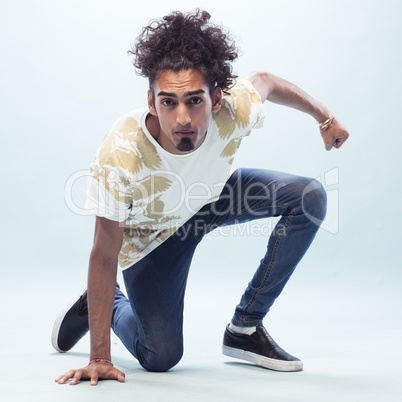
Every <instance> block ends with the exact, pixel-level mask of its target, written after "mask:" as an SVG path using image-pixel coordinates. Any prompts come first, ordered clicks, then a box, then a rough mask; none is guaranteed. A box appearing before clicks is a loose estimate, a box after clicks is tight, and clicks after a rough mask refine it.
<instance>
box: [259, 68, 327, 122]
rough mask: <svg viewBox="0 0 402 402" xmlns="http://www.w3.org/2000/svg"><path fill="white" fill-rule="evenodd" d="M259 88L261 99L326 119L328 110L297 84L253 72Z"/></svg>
mask: <svg viewBox="0 0 402 402" xmlns="http://www.w3.org/2000/svg"><path fill="white" fill-rule="evenodd" d="M251 80H252V82H253V81H254V82H253V84H254V85H255V87H256V88H257V87H258V88H259V92H260V95H261V97H262V98H263V99H262V100H263V101H264V100H268V101H270V102H273V103H278V104H280V105H284V106H288V107H291V108H294V109H297V110H300V111H302V112H304V113H307V114H309V115H310V116H312V117H314V119H316V120H317V121H318V122H323V121H325V120H326V119H328V117H329V115H330V111H329V110H328V109H327V108H326V107H325V106H324V105H323V104H322V103H321V102H319V101H317V100H316V99H314V98H313V97H311V96H310V95H308V94H307V93H306V92H304V91H303V90H302V89H300V88H299V87H298V86H296V85H294V84H292V83H291V82H289V81H286V80H284V79H283V78H280V77H277V76H275V75H273V74H270V73H255V74H253V75H252V76H251Z"/></svg>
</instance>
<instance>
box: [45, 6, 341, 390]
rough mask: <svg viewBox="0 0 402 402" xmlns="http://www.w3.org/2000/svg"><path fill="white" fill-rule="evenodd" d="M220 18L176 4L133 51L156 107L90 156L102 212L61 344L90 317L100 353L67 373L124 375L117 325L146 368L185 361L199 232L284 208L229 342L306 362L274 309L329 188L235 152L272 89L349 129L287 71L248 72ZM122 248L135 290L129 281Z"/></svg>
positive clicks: (59, 327)
mask: <svg viewBox="0 0 402 402" xmlns="http://www.w3.org/2000/svg"><path fill="white" fill-rule="evenodd" d="M209 18H210V15H209V14H208V13H207V12H205V11H200V10H196V11H194V12H192V13H188V14H182V13H180V12H174V13H172V14H170V15H168V16H166V17H164V18H163V19H162V20H160V21H154V22H152V23H151V25H150V26H148V27H146V28H144V30H143V32H142V34H141V35H140V37H139V38H138V41H137V43H136V45H135V47H134V48H133V50H132V52H131V53H132V54H133V55H134V57H135V61H134V65H135V67H136V68H137V69H138V70H139V71H140V73H141V74H142V75H144V76H146V77H148V79H149V84H150V90H149V92H148V108H147V109H143V110H135V111H133V112H130V113H128V114H127V115H125V116H123V117H122V118H120V119H119V120H118V121H117V122H116V123H115V124H114V125H113V126H112V128H111V129H110V131H109V132H108V134H107V135H106V136H105V138H104V140H103V143H102V145H101V147H100V149H99V151H98V153H97V155H96V156H95V159H94V161H93V163H92V166H91V178H90V180H89V185H88V198H87V207H88V208H89V209H91V210H93V211H94V213H95V214H96V225H95V239H94V245H93V249H92V252H91V256H90V262H89V271H88V287H87V290H84V291H83V292H82V294H81V295H80V297H79V298H77V300H74V302H73V303H72V304H70V305H68V306H67V307H66V308H65V309H64V310H63V311H62V312H61V313H60V314H59V316H58V317H57V319H56V322H55V325H54V328H53V333H52V343H53V346H54V347H55V349H56V350H58V351H59V352H66V351H68V350H69V349H71V348H72V347H73V346H74V345H75V344H76V343H77V342H78V341H79V339H81V337H82V336H83V335H84V334H85V333H86V332H88V330H90V337H91V351H90V362H89V364H88V366H87V367H85V368H82V369H80V370H70V371H69V372H67V373H65V374H64V375H62V376H60V377H59V378H57V379H56V382H58V383H60V384H64V383H65V382H67V381H68V380H69V379H71V382H70V384H72V385H74V384H77V383H78V381H80V379H90V381H91V384H92V385H95V384H97V381H98V379H117V380H119V381H121V382H124V374H123V373H122V372H121V371H119V370H118V369H117V368H115V367H113V364H112V362H111V353H110V327H111V328H112V329H113V331H114V332H115V333H116V334H117V336H118V337H119V338H120V339H121V341H122V342H123V344H124V345H125V346H126V348H127V349H128V350H129V351H130V352H131V353H132V354H133V356H134V357H136V358H137V359H138V361H139V363H140V364H141V365H142V366H143V367H144V368H145V369H147V370H149V371H166V370H169V369H170V368H171V367H173V366H174V365H175V364H177V363H178V361H179V360H180V359H181V356H182V353H183V335H182V324H183V300H184V292H185V286H186V280H187V274H188V270H189V267H190V263H191V259H192V256H193V253H194V250H195V248H196V246H197V245H198V243H199V242H200V241H201V240H202V238H203V236H204V235H205V234H207V233H208V232H210V231H212V230H213V229H215V228H217V227H219V226H222V225H231V224H237V223H242V222H247V221H251V220H254V219H259V218H263V217H272V216H281V219H280V221H279V222H278V224H277V225H276V227H275V229H274V230H273V232H272V234H271V236H270V238H269V241H268V248H267V252H266V254H265V256H264V257H263V258H262V260H261V264H260V266H259V267H258V269H257V271H256V273H255V275H254V277H253V278H252V280H251V282H250V283H249V285H248V287H247V289H246V291H245V293H244V294H243V296H242V298H241V300H240V303H239V305H238V306H237V307H236V310H235V314H234V316H233V318H232V320H231V322H230V324H229V325H228V326H227V328H226V330H225V334H224V341H223V353H224V354H225V355H227V356H231V357H235V358H240V359H244V360H247V361H251V362H253V363H255V364H257V365H260V366H263V367H267V368H270V369H273V370H280V371H300V370H302V367H303V364H302V362H301V361H300V360H299V359H298V358H296V357H294V356H292V355H290V354H288V353H287V352H285V351H284V350H283V349H281V348H280V347H279V346H278V345H277V344H276V343H275V341H274V340H273V339H272V338H271V337H270V335H269V334H268V332H267V331H266V329H265V328H264V327H263V326H262V321H263V318H264V317H265V315H266V314H267V312H268V310H269V309H270V307H271V306H272V304H273V303H274V301H275V299H276V298H277V297H278V295H279V294H280V293H281V291H282V289H283V287H284V286H285V284H286V282H287V280H288V279H289V277H290V275H291V274H292V272H293V270H294V269H295V267H296V265H297V264H298V262H299V261H300V259H301V258H302V257H303V255H304V253H305V252H306V251H307V249H308V247H309V245H310V244H311V242H312V240H313V238H314V236H315V234H316V232H317V230H318V228H319V224H320V223H321V222H322V220H323V219H324V216H325V211H326V194H325V191H324V189H323V188H322V186H321V185H320V184H319V183H318V182H317V181H315V180H313V179H309V178H304V177H299V176H294V175H290V174H286V173H279V172H273V171H268V170H257V169H237V170H233V169H231V166H232V162H233V157H234V155H235V153H236V151H237V149H238V148H239V146H240V143H241V140H242V138H243V137H245V136H247V135H249V134H250V131H251V129H253V128H257V127H259V126H261V123H262V121H263V118H264V108H263V105H262V102H264V101H265V100H269V101H271V102H275V103H279V104H283V105H286V106H290V107H293V108H296V109H298V110H301V111H303V112H305V113H308V114H310V115H311V116H312V117H314V118H315V119H316V120H317V122H318V123H319V128H320V131H321V135H322V138H323V140H324V143H325V147H326V149H327V150H330V149H331V148H332V147H336V148H339V147H340V146H341V145H342V144H343V142H344V141H345V140H346V139H347V138H348V132H347V130H346V129H345V127H344V126H343V125H342V124H341V123H340V122H339V120H337V119H336V118H334V117H333V115H332V114H331V113H330V111H329V110H328V109H327V108H326V107H325V106H324V105H322V104H321V103H319V102H317V101H316V100H314V99H313V98H312V97H310V96H309V95H307V94H306V93H305V92H303V91H302V90H301V89H299V88H297V87H296V86H295V85H293V84H291V83H289V82H287V81H285V80H283V79H281V78H278V77H276V76H273V75H272V74H268V73H254V74H252V75H250V76H249V77H247V79H244V80H236V78H237V77H236V76H235V75H233V73H232V68H231V64H230V63H231V62H232V61H233V60H235V59H236V57H237V52H236V47H235V45H234V43H233V42H232V41H231V39H230V38H229V37H228V36H227V35H226V34H225V33H224V32H223V31H222V30H221V29H220V28H218V27H216V26H214V25H212V24H210V23H209ZM118 262H119V264H120V266H121V267H122V269H123V277H124V281H125V285H126V289H127V293H128V298H126V297H125V296H124V295H123V293H122V292H121V291H120V289H119V286H118V285H117V284H116V272H117V264H118ZM223 269H224V268H223ZM211 279H212V278H211ZM212 280H213V279H212Z"/></svg>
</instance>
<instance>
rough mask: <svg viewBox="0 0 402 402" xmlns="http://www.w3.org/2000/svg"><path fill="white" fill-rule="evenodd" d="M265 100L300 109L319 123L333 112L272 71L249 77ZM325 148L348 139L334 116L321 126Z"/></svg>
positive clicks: (340, 143)
mask: <svg viewBox="0 0 402 402" xmlns="http://www.w3.org/2000/svg"><path fill="white" fill-rule="evenodd" d="M247 79H248V80H249V81H250V82H251V83H252V84H253V86H254V88H255V89H256V90H257V92H258V93H259V94H260V96H261V100H262V101H263V102H264V101H265V100H268V101H270V102H273V103H278V104H280V105H284V106H288V107H291V108H294V109H298V110H300V111H302V112H304V113H307V114H309V115H310V116H312V117H314V118H315V120H316V121H317V122H318V123H323V122H325V121H327V120H328V119H329V117H330V115H331V112H330V111H329V110H328V109H327V108H326V107H325V106H324V105H323V104H322V103H321V102H319V101H317V100H316V99H314V98H313V97H311V96H310V95H308V94H307V93H306V92H304V91H303V90H302V89H300V88H299V87H297V86H296V85H294V84H292V83H291V82H289V81H286V80H284V79H282V78H279V77H277V76H275V75H273V74H270V73H261V72H257V73H253V74H251V75H250V76H248V77H247ZM320 133H321V136H322V138H323V140H324V144H325V149H326V150H327V151H329V150H330V149H331V148H332V147H335V148H339V147H340V146H342V144H343V143H344V142H345V141H346V140H347V139H348V137H349V133H348V131H347V129H346V127H345V126H344V125H343V124H342V123H341V122H340V121H339V120H338V119H337V118H336V117H334V119H333V121H332V123H331V125H330V126H329V127H327V128H325V129H322V128H320Z"/></svg>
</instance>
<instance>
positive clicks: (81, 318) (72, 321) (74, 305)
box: [52, 287, 89, 353]
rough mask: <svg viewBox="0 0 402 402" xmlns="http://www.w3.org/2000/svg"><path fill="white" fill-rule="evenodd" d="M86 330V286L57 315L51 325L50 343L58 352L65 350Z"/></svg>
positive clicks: (87, 329)
mask: <svg viewBox="0 0 402 402" xmlns="http://www.w3.org/2000/svg"><path fill="white" fill-rule="evenodd" d="M88 331H89V323H88V303H87V288H86V287H85V288H84V289H83V290H82V291H81V292H80V294H79V295H78V296H77V297H76V298H75V299H74V300H72V301H71V302H70V303H69V304H68V305H67V306H66V307H65V308H64V309H63V310H62V311H61V312H60V314H59V315H58V316H57V318H56V321H55V323H54V325H53V331H52V345H53V347H54V348H55V349H56V350H57V351H58V352H60V353H64V352H67V351H69V350H70V349H71V348H72V347H73V346H74V345H75V344H76V343H77V342H78V341H79V340H80V339H81V338H82V337H83V336H84V335H85V334H86V333H87V332H88Z"/></svg>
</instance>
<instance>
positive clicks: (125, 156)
mask: <svg viewBox="0 0 402 402" xmlns="http://www.w3.org/2000/svg"><path fill="white" fill-rule="evenodd" d="M229 92H230V95H225V96H224V97H223V101H222V107H221V109H220V110H219V111H218V112H215V113H212V118H211V121H210V124H209V127H208V130H207V133H206V137H205V139H204V142H203V143H202V144H201V145H200V146H199V147H198V148H197V149H195V150H194V151H192V152H190V153H188V154H172V153H170V152H168V151H166V150H165V149H163V148H162V147H161V146H160V145H159V143H158V142H157V141H156V140H155V139H154V138H153V137H152V135H151V134H150V132H149V131H148V129H147V127H146V124H145V121H146V118H147V115H148V109H137V110H134V111H131V112H130V113H127V114H126V115H124V116H122V117H121V118H119V119H118V120H117V121H116V122H115V124H113V126H112V127H111V129H110V130H109V131H108V133H107V134H106V136H105V137H104V139H103V142H102V144H101V146H100V148H99V150H98V152H97V153H96V155H95V158H94V160H93V162H92V165H91V168H90V176H89V179H88V190H87V202H86V205H85V207H86V208H87V209H89V210H90V211H91V212H92V213H93V214H95V215H97V216H101V217H105V218H108V219H111V220H114V221H118V222H125V223H124V225H125V228H124V234H123V244H122V248H121V250H120V253H119V258H118V260H119V265H120V266H121V268H122V269H126V268H129V267H130V266H132V265H133V264H135V263H136V262H138V261H139V260H140V259H141V258H144V257H145V256H146V255H147V254H148V253H150V252H151V251H152V250H154V249H155V248H156V247H158V246H159V245H160V244H161V243H162V242H163V241H164V240H166V239H167V238H168V237H169V236H170V235H172V234H173V233H174V232H175V231H176V230H177V229H178V228H179V227H180V226H182V225H183V224H184V223H185V222H186V221H187V220H188V219H190V218H191V217H192V216H193V215H194V214H195V213H197V212H198V211H199V210H200V209H201V208H202V207H203V206H204V205H206V204H208V203H210V202H213V201H216V200H217V199H218V198H219V194H220V193H221V191H222V189H223V187H224V185H225V183H226V181H227V179H228V178H229V176H230V174H231V166H232V162H233V158H234V155H235V153H236V151H237V149H238V148H239V146H240V143H241V141H242V139H243V138H244V137H245V136H247V135H249V134H250V131H251V129H252V128H257V127H261V126H262V121H263V119H264V117H265V110H264V107H263V105H262V103H261V99H260V96H259V94H258V92H257V91H256V90H255V89H254V87H253V86H252V84H251V83H250V82H249V81H247V80H238V81H237V83H236V85H235V86H234V87H233V88H231V89H230V91H229Z"/></svg>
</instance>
